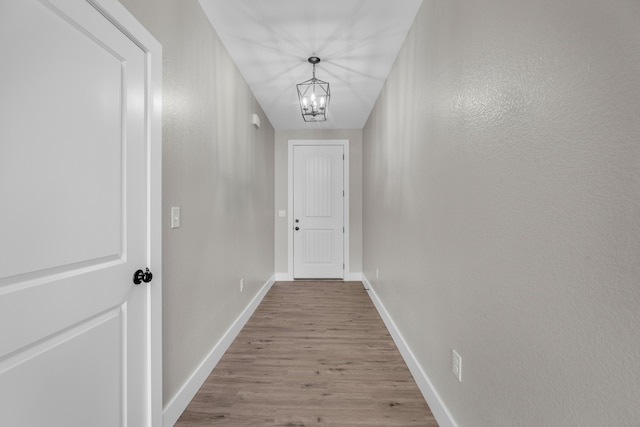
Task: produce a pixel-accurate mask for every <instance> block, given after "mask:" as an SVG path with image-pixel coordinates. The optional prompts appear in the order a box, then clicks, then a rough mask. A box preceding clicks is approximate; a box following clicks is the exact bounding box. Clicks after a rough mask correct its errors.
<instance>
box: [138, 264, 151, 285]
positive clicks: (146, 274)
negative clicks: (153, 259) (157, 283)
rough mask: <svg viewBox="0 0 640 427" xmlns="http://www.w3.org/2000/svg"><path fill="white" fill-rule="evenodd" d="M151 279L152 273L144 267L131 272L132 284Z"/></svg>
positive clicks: (146, 281) (147, 281)
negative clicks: (143, 269)
mask: <svg viewBox="0 0 640 427" xmlns="http://www.w3.org/2000/svg"><path fill="white" fill-rule="evenodd" d="M152 279H153V273H151V272H150V271H149V269H148V268H147V269H145V271H142V270H138V271H136V272H135V273H133V284H134V285H139V284H140V283H142V282H144V283H149V282H150V281H151V280H152Z"/></svg>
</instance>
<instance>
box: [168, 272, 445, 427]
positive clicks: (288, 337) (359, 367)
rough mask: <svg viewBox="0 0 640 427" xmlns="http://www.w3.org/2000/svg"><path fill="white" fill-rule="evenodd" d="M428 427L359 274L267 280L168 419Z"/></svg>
mask: <svg viewBox="0 0 640 427" xmlns="http://www.w3.org/2000/svg"><path fill="white" fill-rule="evenodd" d="M209 425H214V426H217V425H220V426H243V427H245V426H250V427H254V426H345V427H347V426H367V427H374V426H407V427H409V426H424V427H437V426H438V424H437V423H436V421H435V419H434V418H433V415H432V414H431V411H430V410H429V407H428V406H427V404H426V403H425V401H424V399H423V397H422V395H421V394H420V391H419V390H418V388H417V386H416V384H415V382H414V380H413V378H412V377H411V374H410V373H409V370H408V368H407V366H406V365H405V363H404V361H403V360H402V356H401V355H400V353H399V352H398V350H397V348H396V346H395V344H394V343H393V340H392V339H391V336H390V335H389V332H388V331H387V329H386V328H385V326H384V323H383V322H382V320H381V319H380V316H379V315H378V313H377V311H376V309H375V307H374V306H373V304H372V303H371V300H370V299H369V297H368V295H367V293H366V290H364V288H363V286H362V283H360V282H335V281H296V282H278V283H276V284H274V285H273V287H272V288H271V290H270V291H269V293H268V294H267V295H266V296H265V298H264V300H263V301H262V303H261V304H260V306H259V307H258V308H257V309H256V311H255V312H254V314H253V316H252V317H251V319H250V320H249V321H248V322H247V324H246V325H245V327H244V328H243V329H242V331H241V332H240V334H239V335H238V337H237V338H236V339H235V341H234V342H233V343H232V344H231V346H230V347H229V350H228V351H227V352H226V353H225V355H224V356H223V357H222V359H221V360H220V362H219V363H218V365H217V366H216V368H215V369H214V370H213V372H212V374H211V375H210V376H209V378H208V379H207V381H206V382H205V384H204V385H203V386H202V388H201V389H200V391H199V392H198V393H197V395H196V397H195V398H194V399H193V401H192V402H191V403H190V404H189V406H188V407H187V409H186V410H185V412H184V413H183V414H182V416H181V417H180V419H179V420H178V423H177V424H176V426H180V427H185V426H194V427H195V426H209Z"/></svg>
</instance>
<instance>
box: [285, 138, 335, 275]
mask: <svg viewBox="0 0 640 427" xmlns="http://www.w3.org/2000/svg"><path fill="white" fill-rule="evenodd" d="M293 155H294V164H293V171H294V175H293V176H294V179H293V195H294V196H293V197H294V200H293V212H294V237H293V239H294V240H293V247H294V265H293V267H294V270H293V273H294V278H297V279H300V278H343V277H344V268H343V266H344V259H343V254H344V248H343V241H344V231H343V230H344V229H343V227H344V210H343V208H344V191H343V190H344V185H343V184H344V170H343V168H344V161H343V147H342V146H335V145H333V146H332V145H323V146H308V145H300V146H294V148H293ZM295 227H298V230H295Z"/></svg>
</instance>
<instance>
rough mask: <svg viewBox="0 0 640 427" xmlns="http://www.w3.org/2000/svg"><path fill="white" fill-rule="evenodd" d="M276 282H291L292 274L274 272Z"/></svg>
mask: <svg viewBox="0 0 640 427" xmlns="http://www.w3.org/2000/svg"><path fill="white" fill-rule="evenodd" d="M275 278H276V279H275V280H276V282H291V281H292V280H293V274H289V273H276V276H275Z"/></svg>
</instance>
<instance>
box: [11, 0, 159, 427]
mask: <svg viewBox="0 0 640 427" xmlns="http://www.w3.org/2000/svg"><path fill="white" fill-rule="evenodd" d="M0 55H1V56H2V58H3V66H2V78H1V79H0V94H1V96H0V200H2V204H3V210H2V211H3V212H2V221H1V222H0V239H1V243H0V337H2V338H1V339H0V425H7V426H24V427H29V426H43V425H46V426H53V427H57V426H65V427H67V426H83V427H84V426H89V425H91V426H115V425H121V426H125V425H128V426H150V425H152V424H153V425H160V423H161V405H162V402H161V370H160V369H161V361H160V349H161V343H160V335H161V331H160V327H161V326H160V309H161V304H160V298H161V287H160V283H161V264H160V260H161V254H160V160H161V159H160V103H159V99H160V96H159V95H160V78H161V76H160V70H161V68H160V67H161V48H160V45H159V44H158V43H157V42H156V41H155V40H154V39H153V38H152V37H151V36H150V35H149V34H148V32H146V30H144V29H143V28H142V26H140V24H139V23H137V22H136V21H135V20H134V19H133V17H132V16H131V15H130V14H129V13H128V12H127V11H126V10H125V9H124V8H123V7H122V6H121V5H120V4H119V3H118V2H116V1H114V0H96V1H92V2H88V1H74V2H69V1H65V0H51V1H46V0H42V1H38V0H21V1H3V2H2V3H1V4H0ZM145 267H149V268H150V269H151V270H152V271H153V273H154V280H153V282H152V284H150V285H147V284H142V285H138V286H136V285H134V284H133V283H132V277H133V272H134V271H135V270H137V269H140V268H142V269H144V268H145Z"/></svg>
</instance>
